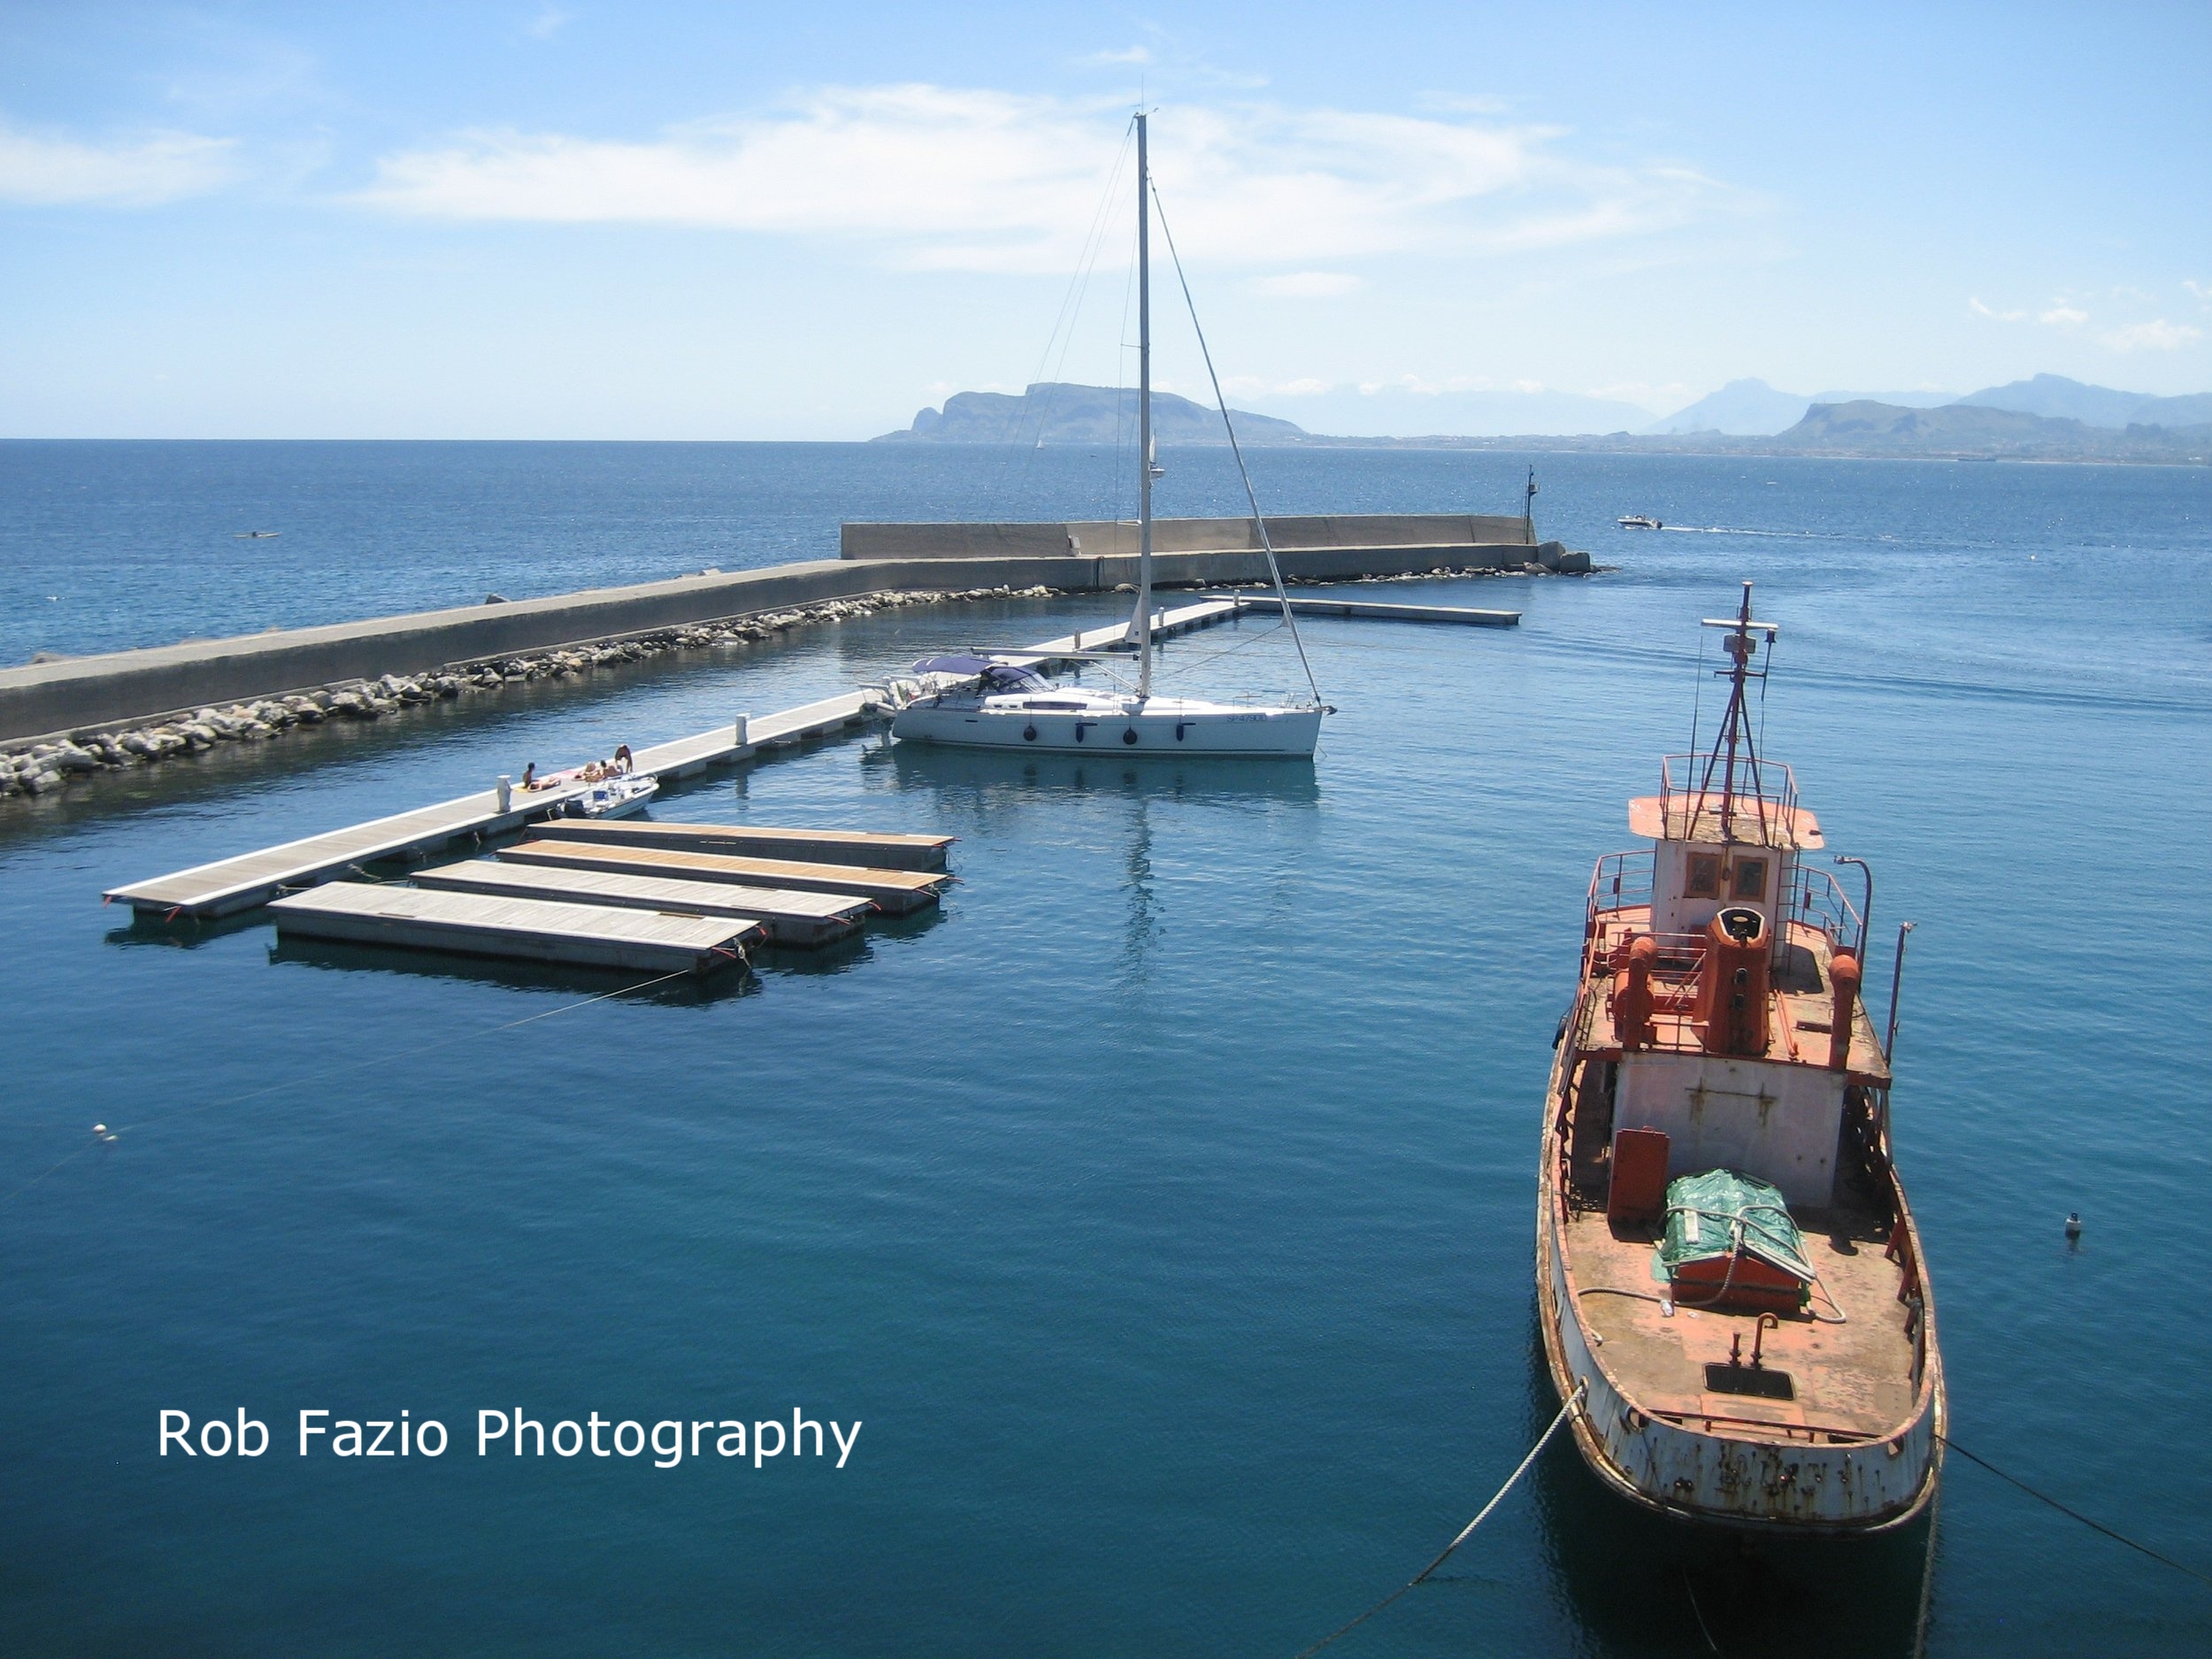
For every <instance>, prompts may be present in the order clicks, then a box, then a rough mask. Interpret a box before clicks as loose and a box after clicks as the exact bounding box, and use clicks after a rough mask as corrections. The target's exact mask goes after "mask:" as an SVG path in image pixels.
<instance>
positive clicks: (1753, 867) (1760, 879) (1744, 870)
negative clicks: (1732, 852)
mask: <svg viewBox="0 0 2212 1659" xmlns="http://www.w3.org/2000/svg"><path fill="white" fill-rule="evenodd" d="M1766 895H1767V861H1766V860H1765V859H1763V858H1739V859H1738V860H1737V861H1736V896H1737V897H1738V898H1740V899H1754V900H1758V899H1763V898H1765V897H1766Z"/></svg>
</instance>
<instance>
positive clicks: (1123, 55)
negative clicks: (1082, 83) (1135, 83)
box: [1075, 46, 1152, 69]
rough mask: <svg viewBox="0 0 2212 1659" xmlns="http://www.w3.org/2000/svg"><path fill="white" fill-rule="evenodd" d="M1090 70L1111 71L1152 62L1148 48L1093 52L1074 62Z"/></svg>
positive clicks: (1136, 47) (1130, 47)
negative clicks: (1124, 66) (1125, 65)
mask: <svg viewBox="0 0 2212 1659" xmlns="http://www.w3.org/2000/svg"><path fill="white" fill-rule="evenodd" d="M1075 61H1076V62H1077V63H1079V64H1081V65H1084V66H1085V67H1086V68H1090V69H1112V68H1116V67H1118V66H1119V65H1124V64H1148V63H1150V62H1151V61H1152V49H1151V48H1150V47H1149V46H1125V47H1123V48H1122V49H1121V50H1119V51H1107V52H1093V53H1091V54H1090V55H1089V56H1088V57H1085V58H1077V59H1076V60H1075Z"/></svg>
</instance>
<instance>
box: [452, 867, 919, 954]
mask: <svg viewBox="0 0 2212 1659" xmlns="http://www.w3.org/2000/svg"><path fill="white" fill-rule="evenodd" d="M410 879H411V880H412V881H413V882H414V884H415V885H416V886H417V887H427V888H429V889H431V890H432V891H434V892H441V893H480V894H486V895H490V896H493V897H495V898H513V899H548V900H551V901H553V902H567V903H574V904H603V905H611V906H612V907H614V908H615V909H617V910H653V911H656V912H657V913H659V914H662V915H667V916H721V917H735V918H743V919H748V920H752V921H757V922H758V923H759V924H760V926H761V928H762V931H763V932H764V934H765V935H766V937H767V940H768V942H769V943H770V944H772V945H803V946H813V945H826V944H831V943H833V942H834V941H837V940H840V939H844V938H848V937H849V936H850V935H851V934H852V933H854V932H855V931H856V929H857V928H858V927H859V926H860V925H861V923H862V922H863V921H864V920H865V919H867V917H868V914H869V912H870V911H871V910H873V909H874V908H875V906H874V903H873V902H872V901H870V900H868V899H864V898H860V897H856V896H855V895H851V894H845V893H809V892H802V891H800V890H798V889H797V888H794V887H733V886H732V885H730V884H729V883H728V882H726V881H684V880H679V879H675V878H673V877H670V876H644V875H632V874H629V873H628V872H624V871H618V870H571V869H567V868H565V867H563V866H559V865H553V864H502V863H500V862H499V861H498V860H497V859H495V858H472V859H470V860H468V861H467V862H465V863H463V864H442V865H440V866H439V867H438V868H436V869H434V870H418V871H417V872H415V873H414V874H413V876H412V877H411V878H410Z"/></svg>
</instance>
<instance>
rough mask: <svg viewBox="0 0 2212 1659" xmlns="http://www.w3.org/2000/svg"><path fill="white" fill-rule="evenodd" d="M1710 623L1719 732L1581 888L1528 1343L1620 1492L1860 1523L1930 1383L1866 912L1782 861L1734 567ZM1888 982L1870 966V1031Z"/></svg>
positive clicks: (1694, 1515) (1884, 1492)
mask: <svg viewBox="0 0 2212 1659" xmlns="http://www.w3.org/2000/svg"><path fill="white" fill-rule="evenodd" d="M1706 626H1709V627H1717V628H1720V629H1723V630H1724V636H1723V637H1724V646H1725V649H1726V651H1727V654H1728V660H1727V666H1726V667H1725V668H1724V669H1723V670H1722V673H1723V675H1724V678H1725V679H1726V680H1727V681H1728V687H1729V697H1728V707H1727V711H1726V713H1725V714H1724V717H1723V719H1722V725H1721V729H1720V731H1719V732H1718V733H1717V734H1716V736H1715V738H1714V740H1713V742H1712V746H1711V747H1710V748H1709V749H1705V750H1703V751H1702V752H1694V753H1691V754H1689V755H1677V756H1670V757H1666V759H1665V760H1664V761H1663V763H1662V765H1661V773H1660V791H1659V794H1658V795H1655V796H1646V797H1643V798H1641V799H1639V800H1635V801H1632V802H1631V803H1629V826H1630V829H1631V830H1632V833H1635V834H1637V835H1639V836H1647V837H1649V838H1650V841H1651V843H1652V845H1651V847H1650V849H1648V850H1640V851H1636V852H1627V853H1615V854H1612V855H1609V856H1607V857H1605V858H1602V859H1601V860H1600V861H1599V863H1598V866H1597V872H1596V874H1595V876H1594V878H1593V879H1592V881H1591V884H1590V893H1589V905H1588V911H1587V915H1586V922H1585V943H1584V946H1583V955H1582V977H1581V979H1580V981H1579V983H1578V985H1577V987H1576V990H1575V999H1574V1003H1573V1006H1572V1007H1571V1009H1570V1010H1569V1011H1568V1014H1567V1018H1566V1019H1565V1020H1564V1021H1563V1023H1562V1025H1561V1027H1560V1033H1559V1041H1558V1054H1557V1058H1556V1060H1555V1063H1554V1065H1553V1069H1552V1074H1551V1081H1550V1086H1549V1089H1548V1093H1547V1094H1546V1096H1545V1101H1544V1114H1543V1139H1542V1154H1541V1163H1540V1173H1539V1177H1538V1183H1537V1186H1538V1194H1539V1196H1538V1201H1537V1226H1536V1279H1537V1295H1538V1302H1539V1304H1540V1324H1541V1325H1542V1328H1543V1333H1544V1349H1545V1356H1546V1358H1547V1360H1548V1363H1549V1365H1550V1368H1551V1373H1552V1379H1553V1381H1554V1382H1555V1384H1556V1385H1557V1387H1558V1389H1559V1393H1560V1397H1561V1398H1562V1399H1563V1400H1569V1399H1573V1398H1574V1397H1575V1396H1576V1394H1577V1392H1578V1391H1580V1394H1581V1401H1580V1409H1579V1410H1578V1411H1577V1412H1576V1413H1575V1414H1574V1435H1575V1440H1576V1443H1577V1445H1578V1447H1579V1448H1580V1449H1581V1452H1582V1456H1583V1460H1584V1461H1585V1462H1586V1463H1588V1464H1589V1466H1590V1468H1591V1469H1592V1471H1594V1472H1595V1474H1596V1475H1597V1477H1598V1479H1600V1480H1601V1481H1602V1482H1603V1483H1604V1484H1605V1485H1606V1486H1609V1487H1610V1488H1612V1489H1613V1490H1614V1491H1615V1492H1617V1493H1618V1494H1621V1495H1622V1496H1623V1497H1625V1498H1627V1499H1629V1500H1631V1501H1632V1502H1635V1503H1637V1504H1640V1505H1641V1506H1643V1507H1644V1508H1646V1509H1653V1510H1656V1511H1658V1512H1660V1513H1662V1514H1664V1515H1667V1516H1671V1517H1676V1518H1678V1519H1681V1520H1685V1521H1691V1522H1698V1523H1706V1524H1712V1525H1723V1526H1729V1527H1734V1528H1740V1529H1747V1530H1750V1531H1757V1532H1786V1533H1790V1534H1793V1535H1797V1536H1805V1535H1808V1534H1813V1535H1822V1534H1824V1535H1831V1536H1842V1535H1851V1534H1862V1533H1871V1532H1881V1531H1884V1530H1886V1529H1888V1528H1892V1527H1895V1526H1898V1525H1902V1524H1903V1523H1905V1522H1907V1521H1909V1520H1910V1519H1911V1518H1912V1517H1915V1516H1916V1515H1917V1514H1918V1513H1920V1511H1921V1510H1922V1509H1924V1508H1925V1507H1926V1505H1927V1503H1928V1502H1929V1501H1930V1499H1931V1498H1932V1496H1933V1494H1934V1492H1935V1487H1936V1481H1937V1479H1938V1476H1939V1471H1940V1467H1941V1461H1942V1440H1941V1436H1942V1433H1943V1431H1944V1409H1945V1407H1944V1394H1943V1366H1942V1361H1941V1358H1940V1356H1939V1354H1938V1352H1937V1348H1936V1333H1935V1305H1934V1302H1933V1300H1932V1294H1931V1293H1930V1290H1929V1286H1928V1278H1927V1272H1926V1270H1925V1268H1924V1265H1923V1258H1922V1255H1921V1249H1920V1239H1919V1235H1918V1233H1917V1232H1916V1230H1915V1227H1914V1225H1913V1219H1912V1213H1911V1211H1910V1210H1909V1209H1907V1207H1906V1203H1905V1191H1904V1187H1903V1186H1902V1185H1901V1183H1900V1182H1899V1180H1898V1179H1897V1175H1896V1172H1895V1171H1894V1170H1893V1167H1892V1165H1891V1161H1890V1139H1889V1089H1890V1070H1889V1055H1888V1042H1887V1041H1885V1039H1884V1038H1883V1036H1882V1035H1881V1034H1880V1033H1878V1032H1877V1031H1876V1029H1875V1027H1874V1023H1873V1021H1872V1019H1871V1018H1870V1017H1869V1015H1868V1013H1867V1010H1866V1009H1865V1007H1864V1005H1863V1002H1862V1001H1861V999H1860V996H1859V985H1860V979H1861V964H1862V963H1863V960H1864V956H1865V946H1866V923H1865V920H1864V918H1863V917H1862V916H1861V915H1860V914H1859V913H1858V911H1857V910H1855V908H1854V907H1853V906H1852V904H1851V903H1850V902H1849V900H1848V899H1847V897H1846V895H1844V893H1843V891H1842V889H1841V888H1840V887H1839V886H1838V885H1837V883H1836V881H1835V879H1833V877H1832V876H1831V875H1830V874H1829V873H1828V872H1826V871H1825V870H1821V869H1816V868H1813V867H1811V866H1810V865H1809V864H1807V863H1806V862H1805V856H1806V855H1807V854H1808V853H1810V852H1813V851H1816V850H1817V849H1820V848H1822V847H1823V846H1824V842H1823V841H1822V839H1821V833H1820V826H1819V824H1818V822H1817V821H1816V818H1814V816H1813V814H1812V813H1811V812H1810V811H1809V810H1806V809H1805V808H1803V807H1801V806H1800V805H1799V804H1798V799H1797V785H1796V780H1795V779H1794V777H1793V774H1792V772H1791V771H1790V769H1789V768H1788V767H1787V766H1785V765H1781V764H1778V763H1776V762H1774V761H1771V760H1769V759H1767V758H1766V757H1763V756H1762V755H1761V754H1760V753H1759V752H1758V748H1757V744H1756V741H1755V732H1754V720H1753V716H1752V709H1751V706H1750V703H1749V702H1748V701H1747V689H1748V688H1749V687H1751V686H1752V685H1753V683H1754V682H1758V684H1759V687H1760V689H1761V692H1762V694H1763V690H1764V680H1765V675H1766V669H1765V667H1764V665H1763V664H1765V663H1767V662H1768V661H1770V657H1771V648H1772V644H1773V641H1774V634H1775V629H1774V627H1773V626H1772V625H1770V624H1768V623H1763V622H1758V621H1755V620H1753V618H1752V614H1751V584H1750V583H1748V582H1746V583H1745V584H1744V592H1743V603H1742V607H1741V610H1740V612H1739V614H1738V615H1736V616H1735V617H1732V618H1725V619H1723V620H1719V621H1709V622H1708V623H1707V624H1706ZM1762 642H1764V644H1765V645H1766V646H1767V648H1768V654H1767V656H1765V657H1762V656H1761V654H1760V649H1759V648H1760V645H1761V643H1762ZM1691 748H1692V749H1693V750H1696V749H1697V748H1698V746H1697V743H1696V741H1695V738H1694V735H1693V741H1692V744H1691ZM1853 862H1856V861H1853ZM1871 896H1872V884H1871V878H1870V877H1869V880H1868V900H1869V908H1871ZM1903 943H1904V937H1903V932H1902V931H1901V932H1900V934H1899V940H1898V949H1899V954H1900V961H1901V957H1902V951H1903ZM1895 1006H1896V1004H1895V991H1894V985H1893V989H1892V997H1891V1016H1890V1041H1893V1039H1894V1036H1895V1024H1896V1015H1895Z"/></svg>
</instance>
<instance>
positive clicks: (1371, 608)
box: [1235, 595, 1521, 628]
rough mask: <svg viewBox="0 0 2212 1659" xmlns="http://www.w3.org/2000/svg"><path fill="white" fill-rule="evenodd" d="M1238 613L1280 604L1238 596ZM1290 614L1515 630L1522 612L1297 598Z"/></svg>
mask: <svg viewBox="0 0 2212 1659" xmlns="http://www.w3.org/2000/svg"><path fill="white" fill-rule="evenodd" d="M1235 603H1236V607H1237V610H1238V612H1239V613H1240V614H1241V613H1243V612H1246V611H1280V610H1281V609H1282V601H1280V600H1279V599H1271V598H1258V597H1253V596H1248V595H1239V596H1238V597H1237V599H1236V601H1235ZM1290 608H1291V610H1292V611H1293V612H1294V614H1296V615H1298V616H1302V617H1363V618H1366V619H1367V620H1369V621H1371V622H1459V623H1464V624H1466V625H1467V626H1471V627H1478V628H1512V627H1518V626H1520V622H1521V613H1520V612H1519V611H1477V610H1474V609H1473V608H1471V607H1470V606H1467V605H1402V604H1392V603H1383V602H1381V601H1378V600H1372V599H1313V598H1306V597H1300V598H1296V599H1294V600H1292V601H1291V602H1290Z"/></svg>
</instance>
